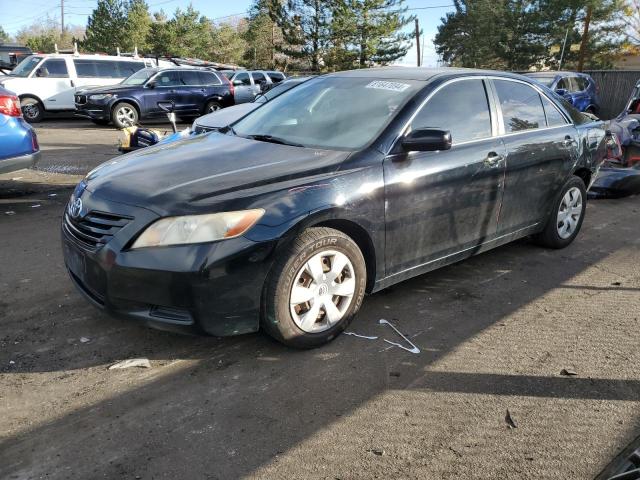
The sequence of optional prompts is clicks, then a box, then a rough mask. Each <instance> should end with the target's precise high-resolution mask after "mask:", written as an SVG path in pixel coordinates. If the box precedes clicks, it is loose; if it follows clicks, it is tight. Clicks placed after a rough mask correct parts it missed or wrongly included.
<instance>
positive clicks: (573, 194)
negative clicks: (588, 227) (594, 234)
mask: <svg viewBox="0 0 640 480" xmlns="http://www.w3.org/2000/svg"><path fill="white" fill-rule="evenodd" d="M586 208H587V189H586V187H585V184H584V182H583V181H582V179H580V178H578V177H576V176H573V177H571V178H570V179H569V180H568V181H567V182H566V183H565V184H564V186H563V187H562V189H561V190H560V193H559V194H558V196H557V197H556V199H555V201H554V202H553V209H552V210H551V214H550V217H549V220H548V221H547V224H546V226H545V228H544V230H543V231H542V232H540V233H539V234H537V235H536V236H535V237H534V239H535V240H536V242H537V243H538V244H539V245H542V246H543V247H547V248H564V247H566V246H567V245H569V244H570V243H571V242H573V241H574V240H575V238H576V236H578V233H579V232H580V228H581V227H582V222H583V221H584V215H585V211H586Z"/></svg>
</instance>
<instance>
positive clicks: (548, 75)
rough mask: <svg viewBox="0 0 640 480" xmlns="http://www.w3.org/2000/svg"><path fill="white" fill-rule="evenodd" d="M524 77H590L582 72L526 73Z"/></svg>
mask: <svg viewBox="0 0 640 480" xmlns="http://www.w3.org/2000/svg"><path fill="white" fill-rule="evenodd" d="M523 75H526V76H527V77H533V78H535V77H566V76H567V75H575V76H578V77H588V76H589V75H588V74H586V73H582V72H571V71H568V70H561V71H553V72H552V71H546V72H526V73H524V74H523Z"/></svg>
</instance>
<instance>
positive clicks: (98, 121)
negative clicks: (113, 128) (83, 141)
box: [91, 119, 109, 126]
mask: <svg viewBox="0 0 640 480" xmlns="http://www.w3.org/2000/svg"><path fill="white" fill-rule="evenodd" d="M91 121H92V122H93V123H95V124H96V125H102V126H104V125H109V120H97V119H92V120H91Z"/></svg>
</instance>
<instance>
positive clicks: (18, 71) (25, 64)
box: [10, 55, 42, 77]
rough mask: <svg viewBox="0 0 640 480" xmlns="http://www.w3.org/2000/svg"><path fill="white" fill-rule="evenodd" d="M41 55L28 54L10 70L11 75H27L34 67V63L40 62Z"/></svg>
mask: <svg viewBox="0 0 640 480" xmlns="http://www.w3.org/2000/svg"><path fill="white" fill-rule="evenodd" d="M40 60H42V57H34V56H33V55H30V56H28V57H27V58H25V59H24V60H22V61H21V62H20V63H19V64H18V65H17V66H16V68H14V69H13V71H12V72H11V74H10V75H11V76H12V77H28V76H29V74H30V73H31V72H32V71H33V69H34V68H36V65H38V64H39V63H40Z"/></svg>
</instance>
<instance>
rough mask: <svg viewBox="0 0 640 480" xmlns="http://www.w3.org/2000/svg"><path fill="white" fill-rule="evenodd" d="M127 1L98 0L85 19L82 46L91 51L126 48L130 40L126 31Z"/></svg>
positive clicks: (110, 51) (110, 50)
mask: <svg viewBox="0 0 640 480" xmlns="http://www.w3.org/2000/svg"><path fill="white" fill-rule="evenodd" d="M127 5H128V4H127V2H126V1H125V0H98V3H97V5H96V8H95V9H94V10H93V12H92V13H91V15H90V16H89V19H88V20H87V29H86V32H85V36H86V39H85V40H84V42H82V46H83V47H84V48H85V49H86V50H89V51H92V52H109V53H113V52H115V50H116V48H118V47H119V48H121V49H123V50H127V49H128V48H130V47H131V46H132V45H131V41H130V39H129V38H128V31H127Z"/></svg>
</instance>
